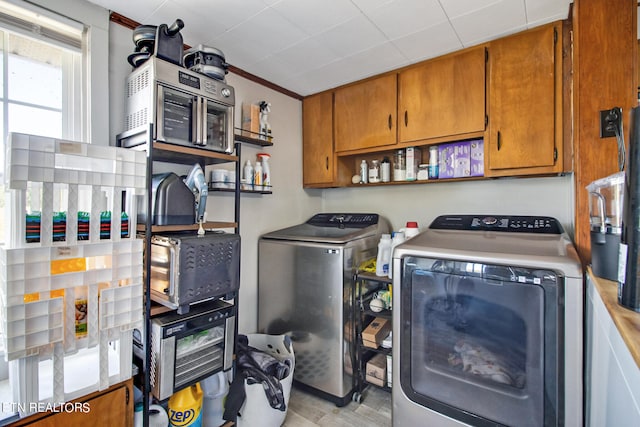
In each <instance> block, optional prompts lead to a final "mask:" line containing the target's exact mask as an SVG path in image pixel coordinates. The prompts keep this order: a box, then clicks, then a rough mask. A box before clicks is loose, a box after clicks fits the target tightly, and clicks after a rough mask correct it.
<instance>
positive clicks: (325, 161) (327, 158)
mask: <svg viewBox="0 0 640 427" xmlns="http://www.w3.org/2000/svg"><path fill="white" fill-rule="evenodd" d="M324 164H325V167H326V168H327V170H329V156H327V157H325V158H324Z"/></svg>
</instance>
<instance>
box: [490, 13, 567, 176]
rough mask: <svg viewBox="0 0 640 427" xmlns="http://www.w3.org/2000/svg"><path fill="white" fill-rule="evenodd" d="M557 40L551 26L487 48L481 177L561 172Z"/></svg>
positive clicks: (556, 31)
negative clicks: (483, 159) (486, 117)
mask: <svg viewBox="0 0 640 427" xmlns="http://www.w3.org/2000/svg"><path fill="white" fill-rule="evenodd" d="M561 36H562V30H561V28H560V27H559V26H558V25H555V24H554V25H547V26H543V27H539V28H537V29H534V30H530V31H526V32H523V33H519V34H516V35H514V36H510V37H506V38H502V39H499V40H496V41H492V42H491V43H490V45H489V84H488V88H487V90H488V92H489V95H488V96H489V103H488V114H489V126H488V130H487V132H486V135H485V156H488V159H485V166H486V167H485V175H487V176H505V175H532V174H544V173H558V172H562V168H563V163H562V159H561V158H559V156H562V149H561V148H562V50H561V48H562V42H561V40H560V38H561Z"/></svg>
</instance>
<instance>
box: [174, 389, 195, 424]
mask: <svg viewBox="0 0 640 427" xmlns="http://www.w3.org/2000/svg"><path fill="white" fill-rule="evenodd" d="M169 426H170V427H202V389H201V388H200V383H196V384H194V385H192V386H190V387H186V388H183V389H182V390H180V391H178V392H176V393H174V394H173V395H172V396H171V397H170V398H169Z"/></svg>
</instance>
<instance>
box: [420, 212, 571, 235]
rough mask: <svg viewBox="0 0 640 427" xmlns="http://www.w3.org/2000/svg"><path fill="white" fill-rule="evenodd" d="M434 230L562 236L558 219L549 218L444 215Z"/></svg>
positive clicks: (433, 226) (436, 220)
mask: <svg viewBox="0 0 640 427" xmlns="http://www.w3.org/2000/svg"><path fill="white" fill-rule="evenodd" d="M429 228H430V229H432V230H469V231H503V232H509V233H541V234H562V233H563V232H564V230H563V229H562V225H560V223H559V222H558V220H557V219H555V218H552V217H549V216H519V215H442V216H439V217H437V218H436V219H434V220H433V222H432V223H431V225H430V226H429Z"/></svg>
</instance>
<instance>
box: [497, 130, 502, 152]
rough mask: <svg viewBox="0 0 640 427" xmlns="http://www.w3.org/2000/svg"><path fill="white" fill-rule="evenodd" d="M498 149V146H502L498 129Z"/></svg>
mask: <svg viewBox="0 0 640 427" xmlns="http://www.w3.org/2000/svg"><path fill="white" fill-rule="evenodd" d="M497 145H498V151H500V147H501V146H502V141H501V140H500V131H498V144H497Z"/></svg>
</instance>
